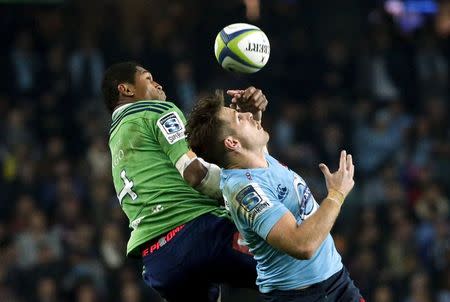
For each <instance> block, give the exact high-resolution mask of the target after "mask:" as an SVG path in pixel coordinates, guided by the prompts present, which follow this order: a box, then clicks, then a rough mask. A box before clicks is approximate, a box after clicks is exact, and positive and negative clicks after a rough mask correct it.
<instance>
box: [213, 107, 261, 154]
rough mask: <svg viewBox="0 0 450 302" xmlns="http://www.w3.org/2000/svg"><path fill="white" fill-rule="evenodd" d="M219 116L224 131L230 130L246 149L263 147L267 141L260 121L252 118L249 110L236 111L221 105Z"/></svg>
mask: <svg viewBox="0 0 450 302" xmlns="http://www.w3.org/2000/svg"><path fill="white" fill-rule="evenodd" d="M219 117H220V119H221V120H222V121H224V122H225V128H226V130H229V131H226V132H231V133H232V136H235V137H236V139H238V140H239V142H240V143H241V145H242V146H243V147H244V148H246V149H250V150H252V149H254V148H258V147H264V146H265V145H266V144H267V142H268V141H269V134H268V133H267V132H266V131H265V130H264V128H263V127H262V126H261V123H260V122H257V121H256V120H254V119H253V115H252V114H251V113H249V112H238V111H236V110H234V109H231V108H228V107H223V108H222V110H221V111H220V113H219Z"/></svg>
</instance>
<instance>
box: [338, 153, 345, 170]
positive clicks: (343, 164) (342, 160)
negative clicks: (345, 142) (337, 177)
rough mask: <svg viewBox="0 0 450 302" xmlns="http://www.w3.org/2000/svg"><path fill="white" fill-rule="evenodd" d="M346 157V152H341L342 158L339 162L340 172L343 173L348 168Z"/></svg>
mask: <svg viewBox="0 0 450 302" xmlns="http://www.w3.org/2000/svg"><path fill="white" fill-rule="evenodd" d="M346 157H347V152H346V151H345V150H342V151H341V158H340V160H339V170H341V171H345V168H346V161H347V160H346Z"/></svg>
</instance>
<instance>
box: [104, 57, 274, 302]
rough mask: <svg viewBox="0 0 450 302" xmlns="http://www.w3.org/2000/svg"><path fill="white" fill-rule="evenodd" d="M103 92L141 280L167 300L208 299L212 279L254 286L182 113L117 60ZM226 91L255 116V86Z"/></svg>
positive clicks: (246, 257) (260, 103) (212, 171)
mask: <svg viewBox="0 0 450 302" xmlns="http://www.w3.org/2000/svg"><path fill="white" fill-rule="evenodd" d="M102 92H103V96H104V100H105V104H106V106H107V107H108V109H109V111H110V112H111V114H112V123H111V129H110V139H109V147H110V151H111V158H112V176H113V181H114V187H115V189H116V192H117V197H118V200H119V203H120V206H121V207H122V209H123V211H124V213H125V214H126V216H127V217H128V219H129V226H130V229H131V230H132V231H131V235H130V239H129V241H128V245H127V255H128V256H131V257H133V256H137V257H142V259H143V264H144V272H143V277H144V281H145V282H146V283H147V284H148V285H149V286H151V287H153V288H154V289H156V290H157V291H158V292H159V293H160V294H161V296H163V297H164V298H165V299H166V300H167V301H169V302H172V301H210V299H211V298H209V297H208V293H209V289H210V288H211V286H212V284H213V283H227V284H229V285H230V286H233V287H247V288H255V279H256V269H255V266H256V263H255V261H254V260H253V257H252V256H251V255H250V254H249V253H246V250H245V249H244V248H242V246H240V245H239V244H238V242H237V241H238V240H237V238H238V233H237V229H236V227H235V225H234V224H233V223H232V221H231V218H230V216H229V214H228V212H227V211H226V210H225V208H223V207H222V206H220V204H219V203H218V199H219V198H220V197H221V196H222V194H221V192H220V190H219V179H220V168H219V167H217V166H215V165H211V164H208V163H206V162H204V161H203V160H201V159H200V158H197V157H196V155H195V154H194V153H193V152H192V151H190V150H189V148H188V145H187V142H186V139H185V134H184V131H185V126H184V125H185V117H184V115H183V113H182V112H181V111H180V110H179V109H178V108H177V106H176V105H175V104H173V103H172V102H169V101H166V95H165V92H164V91H163V89H162V86H161V85H160V84H158V83H157V82H155V80H154V79H153V77H152V74H151V73H150V72H149V71H148V70H146V69H145V68H143V67H142V66H140V65H139V64H137V63H135V62H123V63H118V64H115V65H112V66H111V67H110V68H109V69H108V70H107V71H106V72H105V75H104V79H103V83H102ZM230 94H231V95H233V96H235V95H238V96H239V100H241V101H242V104H241V107H243V108H244V107H245V108H246V110H248V111H252V113H253V114H255V116H259V117H261V114H262V111H264V110H265V107H266V105H267V100H266V98H265V96H264V94H262V93H261V90H257V89H255V88H253V87H252V88H249V89H247V90H245V91H243V90H241V91H231V93H230ZM237 99H238V98H236V97H234V98H233V105H234V106H236V100H237ZM201 192H202V193H201Z"/></svg>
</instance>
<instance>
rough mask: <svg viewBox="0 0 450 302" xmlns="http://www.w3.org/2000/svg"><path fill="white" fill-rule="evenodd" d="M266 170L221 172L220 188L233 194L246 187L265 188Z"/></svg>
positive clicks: (225, 170) (224, 170)
mask: <svg viewBox="0 0 450 302" xmlns="http://www.w3.org/2000/svg"><path fill="white" fill-rule="evenodd" d="M265 174H266V169H233V170H227V169H223V170H222V177H221V188H222V189H223V190H227V189H228V190H232V191H234V192H236V191H238V190H241V189H243V188H245V187H247V186H252V185H258V186H262V187H265V186H267V178H266V177H265Z"/></svg>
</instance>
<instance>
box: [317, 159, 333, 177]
mask: <svg viewBox="0 0 450 302" xmlns="http://www.w3.org/2000/svg"><path fill="white" fill-rule="evenodd" d="M319 168H320V171H322V173H323V175H324V176H325V177H326V178H328V177H330V176H331V173H330V170H329V169H328V167H327V165H325V164H324V163H321V164H319Z"/></svg>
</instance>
